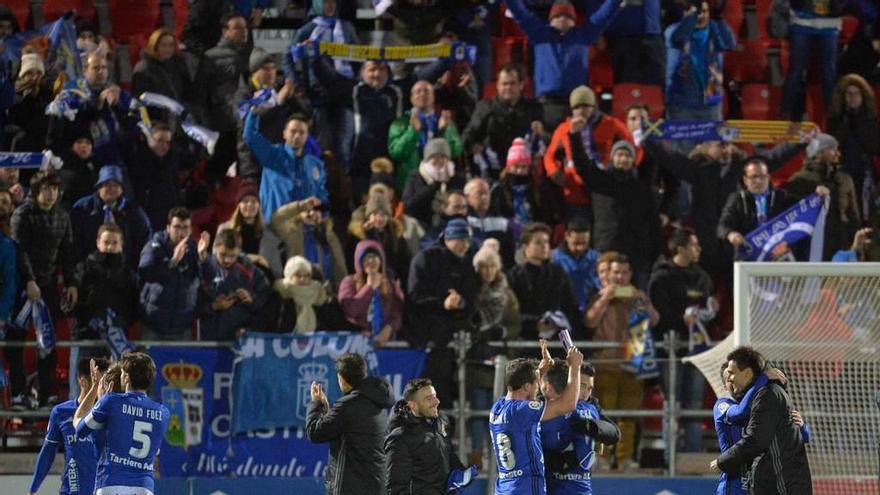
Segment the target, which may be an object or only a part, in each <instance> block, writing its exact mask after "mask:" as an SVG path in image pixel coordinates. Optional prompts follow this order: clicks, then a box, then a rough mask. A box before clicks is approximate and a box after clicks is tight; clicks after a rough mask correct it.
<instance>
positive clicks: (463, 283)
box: [407, 241, 480, 346]
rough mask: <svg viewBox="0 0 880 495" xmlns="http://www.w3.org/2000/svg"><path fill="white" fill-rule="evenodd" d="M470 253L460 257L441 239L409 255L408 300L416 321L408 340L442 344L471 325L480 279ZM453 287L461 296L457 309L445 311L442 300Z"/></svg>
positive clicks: (422, 343)
mask: <svg viewBox="0 0 880 495" xmlns="http://www.w3.org/2000/svg"><path fill="white" fill-rule="evenodd" d="M472 260H473V256H472V255H471V254H467V255H465V256H464V257H463V258H459V257H457V256H456V255H455V254H453V253H452V251H450V250H449V249H447V248H446V246H445V245H444V244H443V242H442V241H439V242H437V244H435V245H433V246H431V247H429V248H428V249H425V250H424V251H422V252H420V253H419V254H417V255H416V256H415V258H413V260H412V264H411V265H410V268H409V284H408V287H409V293H408V294H407V296H408V297H407V300H408V302H410V303H412V304H411V306H410V308H411V310H412V318H413V321H414V322H418V323H417V324H416V325H413V327H416V328H417V330H413V331H414V332H418V333H413V334H412V335H409V336H408V340H410V342H411V343H413V344H414V345H424V344H426V343H427V342H429V341H431V342H434V344H435V345H437V346H445V345H446V344H448V343H449V341H451V340H452V335H453V334H454V333H455V332H457V331H459V330H463V329H466V328H470V326H471V318H472V316H473V314H474V312H475V311H476V301H477V294H478V293H479V291H480V279H479V276H478V275H477V273H476V272H475V271H474V267H473V264H472ZM449 289H455V290H456V291H457V292H458V293H459V294H460V295H461V297H462V299H464V306H463V307H461V308H460V309H455V310H453V311H447V310H445V309H444V308H443V301H445V300H446V296H448V295H449Z"/></svg>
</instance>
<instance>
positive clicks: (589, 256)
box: [551, 247, 601, 313]
mask: <svg viewBox="0 0 880 495" xmlns="http://www.w3.org/2000/svg"><path fill="white" fill-rule="evenodd" d="M551 259H552V260H553V263H556V264H557V265H559V267H560V268H562V270H563V271H565V274H566V275H568V279H569V280H571V289H572V291H573V292H574V298H575V301H576V302H577V305H578V309H580V311H581V312H582V313H583V312H584V311H586V310H587V300H588V298H589V296H590V294H591V293H592V291H594V290H598V289H599V287H600V286H601V284H600V283H599V274H598V273H596V261H597V260H598V259H599V252H598V251H596V250H595V249H590V250H588V251H587V253H586V254H584V255H583V256H581V258H580V259H575V257H574V256H572V255H571V253H569V252H568V250H566V249H563V248H562V247H558V248H556V249H554V250H553V254H552V256H551Z"/></svg>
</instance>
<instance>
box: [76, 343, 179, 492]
mask: <svg viewBox="0 0 880 495" xmlns="http://www.w3.org/2000/svg"><path fill="white" fill-rule="evenodd" d="M120 362H121V366H122V385H123V387H124V388H125V393H122V394H114V393H111V394H107V395H104V396H103V397H101V398H100V399H99V400H98V403H97V404H95V407H94V408H93V409H92V411H91V412H90V413H89V414H88V415H87V416H86V417H85V418H84V419H83V421H81V422H80V423H79V424H78V425H77V427H76V434H77V435H78V436H79V437H80V438H83V437H85V436H87V435H88V434H89V433H90V432H92V431H95V430H99V429H101V428H106V429H107V440H106V445H105V446H104V449H103V452H102V453H101V461H100V462H99V464H98V472H97V479H96V481H95V495H153V461H154V459H155V457H156V454H157V453H158V452H159V446H160V445H161V443H162V438H163V437H164V436H165V430H166V428H167V427H168V418H169V416H170V413H169V412H168V408H167V407H165V406H164V405H162V404H159V403H158V402H155V401H153V400H152V399H150V398H149V397H147V390H149V388H150V387H151V386H152V384H153V380H154V379H155V378H156V364H155V363H154V362H153V360H152V358H150V356H148V355H146V354H143V353H140V352H134V353H131V354H126V355H125V356H123V357H122V360H121V361H120Z"/></svg>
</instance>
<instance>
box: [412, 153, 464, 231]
mask: <svg viewBox="0 0 880 495" xmlns="http://www.w3.org/2000/svg"><path fill="white" fill-rule="evenodd" d="M466 183H467V180H466V179H465V178H464V177H463V176H461V175H458V174H456V175H454V176H453V177H452V178H451V179H449V181H448V182H447V183H446V190H447V191H452V190H456V189H457V190H463V189H464V186H465V184H466ZM442 185H443V184H441V183H440V182H433V183H431V184H428V182H427V181H426V180H425V178H424V177H422V174H420V173H419V169H418V168H417V169H415V170H413V171H412V172H410V173H409V177H408V178H407V179H406V185H404V187H403V196H402V200H403V205H404V207H405V209H406V213H407V214H408V215H409V216H411V217H413V218H415V219H416V220H418V221H419V222H421V223H422V227H424V228H425V230H427V229H429V228H430V227H431V226H432V225H434V216H435V215H439V213H438V212H437V211H435V210H434V204H435V202H436V199H437V192H439V191H440V189H441V186H442Z"/></svg>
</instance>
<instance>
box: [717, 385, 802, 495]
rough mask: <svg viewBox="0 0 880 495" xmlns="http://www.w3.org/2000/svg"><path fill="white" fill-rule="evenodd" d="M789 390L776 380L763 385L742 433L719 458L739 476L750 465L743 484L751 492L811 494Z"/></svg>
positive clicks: (779, 494)
mask: <svg viewBox="0 0 880 495" xmlns="http://www.w3.org/2000/svg"><path fill="white" fill-rule="evenodd" d="M792 409H793V405H792V402H791V397H789V395H788V392H786V391H785V389H784V388H782V386H781V385H779V384H778V383H776V382H770V383H768V384H767V385H765V386H764V387H762V388H761V389H760V390H758V392H757V393H756V394H755V397H754V399H752V406H751V409H750V413H749V414H750V416H749V423H748V425H747V426H746V428H745V429H744V430H743V436H742V439H741V440H740V441H738V442H737V443H736V444H735V445H733V446H732V447H731V448H729V449H727V450H726V451H725V452H724V453H722V454H721V456H719V457H718V466H719V467H720V468H721V469H722V470H723V471H725V472H727V473H729V474H734V475H738V474H739V472H740V466H742V465H743V464H746V465H748V464H751V476H749V479H748V481H746V483H748V484H750V485H751V486H750V487H749V488H750V491H749V493H752V494H754V495H785V494H794V493H796V494H798V495H810V494H812V493H813V484H812V480H811V477H810V464H809V462H808V461H807V452H806V449H805V448H804V438H803V436H802V435H801V429H800V428H799V427H798V426H797V425H795V424H794V421H792V419H791V410H792Z"/></svg>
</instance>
